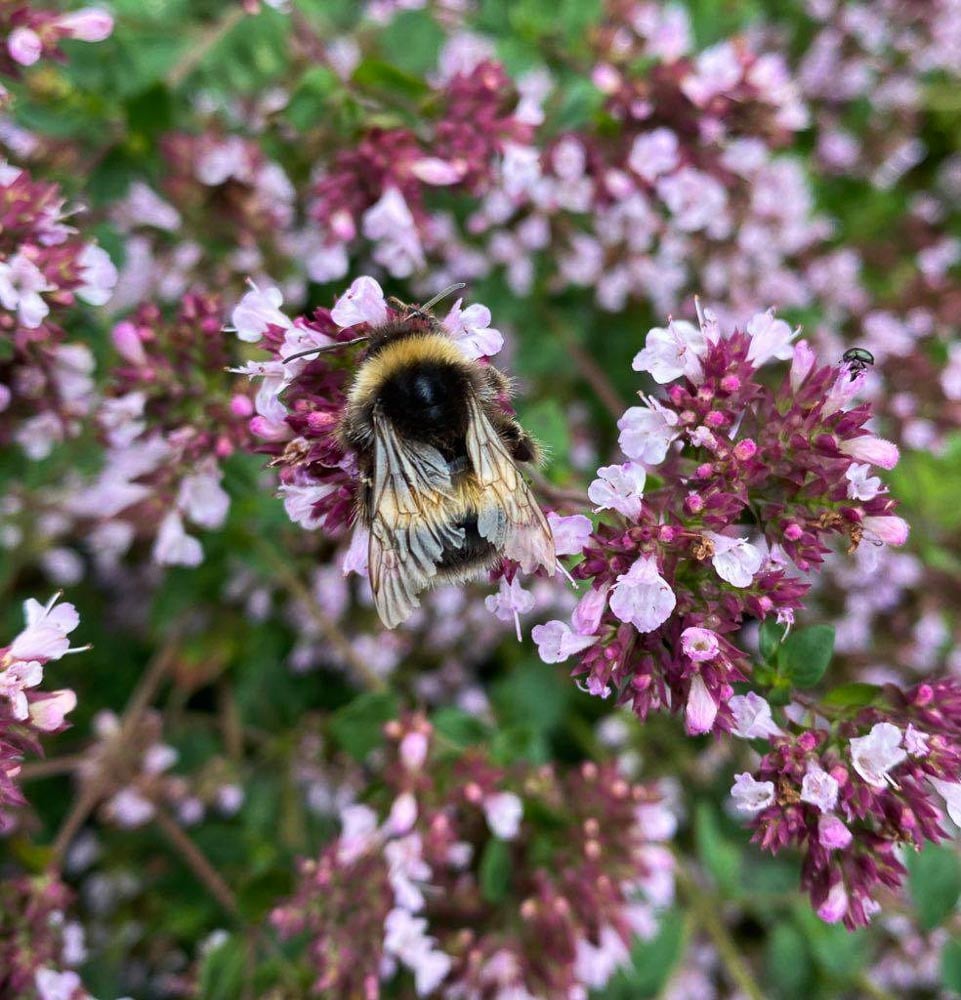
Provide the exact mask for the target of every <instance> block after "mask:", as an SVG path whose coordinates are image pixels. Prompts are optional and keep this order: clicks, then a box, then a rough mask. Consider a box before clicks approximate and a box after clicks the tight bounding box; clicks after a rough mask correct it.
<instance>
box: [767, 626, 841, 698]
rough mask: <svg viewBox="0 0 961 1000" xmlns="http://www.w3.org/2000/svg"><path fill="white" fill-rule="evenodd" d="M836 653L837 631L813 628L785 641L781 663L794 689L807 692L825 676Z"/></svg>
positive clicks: (796, 633)
mask: <svg viewBox="0 0 961 1000" xmlns="http://www.w3.org/2000/svg"><path fill="white" fill-rule="evenodd" d="M833 653H834V629H833V628H832V627H831V626H830V625H811V626H809V627H808V628H802V629H798V630H797V631H796V632H792V633H791V634H790V635H789V636H788V637H787V638H786V639H785V640H784V642H783V643H782V644H781V651H780V654H779V660H780V663H781V665H782V667H783V668H784V671H785V673H786V674H787V676H788V678H789V679H790V680H791V682H792V683H793V684H794V685H795V686H797V687H801V688H808V687H813V686H814V685H815V684H817V682H818V681H819V680H820V679H821V678H822V677H823V676H824V673H825V671H826V670H827V668H828V664H830V662H831V656H832V655H833Z"/></svg>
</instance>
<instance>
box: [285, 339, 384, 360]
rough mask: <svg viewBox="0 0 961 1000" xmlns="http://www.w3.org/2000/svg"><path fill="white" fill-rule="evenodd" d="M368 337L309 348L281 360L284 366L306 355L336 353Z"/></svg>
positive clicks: (362, 341) (360, 342)
mask: <svg viewBox="0 0 961 1000" xmlns="http://www.w3.org/2000/svg"><path fill="white" fill-rule="evenodd" d="M365 340H370V337H354V339H353V340H342V341H341V342H340V343H338V344H327V345H326V346H325V347H311V348H310V350H308V351H298V352H297V353H296V354H288V355H287V357H286V358H281V361H283V363H284V364H287V362H288V361H296V360H297V358H306V357H307V355H308V354H324V353H326V352H327V351H336V350H338V349H339V348H341V347H352V346H353V345H354V344H362V343H364V341H365Z"/></svg>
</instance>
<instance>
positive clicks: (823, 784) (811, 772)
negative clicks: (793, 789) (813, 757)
mask: <svg viewBox="0 0 961 1000" xmlns="http://www.w3.org/2000/svg"><path fill="white" fill-rule="evenodd" d="M838 787H839V786H838V783H837V781H836V780H835V779H834V778H833V777H832V776H831V775H830V774H828V773H827V771H825V770H824V768H822V767H820V766H819V765H818V764H815V763H814V761H809V762H808V766H807V771H806V772H805V773H804V778H803V779H802V781H801V801H802V802H807V803H809V804H810V805H812V806H817V808H818V809H820V810H821V812H822V813H829V812H831V811H833V809H834V807H835V806H836V805H837V801H838Z"/></svg>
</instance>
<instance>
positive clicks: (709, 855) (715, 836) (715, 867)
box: [694, 802, 741, 894]
mask: <svg viewBox="0 0 961 1000" xmlns="http://www.w3.org/2000/svg"><path fill="white" fill-rule="evenodd" d="M694 831H695V834H696V836H697V852H698V856H699V857H700V859H701V861H702V862H703V863H704V867H705V868H707V870H708V871H709V872H710V873H711V875H713V876H714V880H715V882H717V884H718V886H719V887H720V888H721V889H722V890H723V891H725V892H727V893H732V894H733V893H735V892H736V891H737V888H738V885H739V883H740V880H741V851H740V849H739V848H738V847H737V846H735V844H733V843H732V842H731V841H729V840H728V839H727V838H726V837H725V836H724V834H723V833H722V832H721V826H720V822H719V820H718V815H717V812H716V811H715V809H714V807H713V806H712V805H711V804H710V803H708V802H700V803H698V806H697V812H696V814H695V819H694Z"/></svg>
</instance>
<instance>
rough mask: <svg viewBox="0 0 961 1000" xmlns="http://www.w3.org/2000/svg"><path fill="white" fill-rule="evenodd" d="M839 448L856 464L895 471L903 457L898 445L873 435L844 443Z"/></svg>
mask: <svg viewBox="0 0 961 1000" xmlns="http://www.w3.org/2000/svg"><path fill="white" fill-rule="evenodd" d="M839 447H840V450H841V451H842V452H843V453H844V454H845V455H850V457H851V458H853V459H854V460H855V461H856V462H868V463H869V464H870V465H879V466H880V467H881V468H882V469H893V468H894V467H895V466H896V465H897V464H898V459H899V458H900V457H901V456H900V452H899V451H898V446H897V445H896V444H894V443H892V442H891V441H885V440H884V438H879V437H874V436H873V435H871V434H863V435H862V436H861V437H856V438H851V439H850V440H849V441H842V442H841V444H840V446H839Z"/></svg>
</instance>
